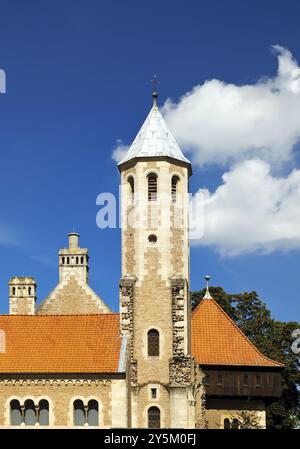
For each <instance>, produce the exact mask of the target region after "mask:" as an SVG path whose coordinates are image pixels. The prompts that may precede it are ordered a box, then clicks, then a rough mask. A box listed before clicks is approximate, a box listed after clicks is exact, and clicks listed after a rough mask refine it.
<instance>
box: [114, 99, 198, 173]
mask: <svg viewBox="0 0 300 449" xmlns="http://www.w3.org/2000/svg"><path fill="white" fill-rule="evenodd" d="M155 95H156V96H155V97H154V96H153V99H154V102H153V107H152V108H151V110H150V112H149V114H148V116H147V118H146V120H145V122H144V123H143V125H142V127H141V129H140V130H139V132H138V134H137V136H136V138H135V139H134V141H133V142H132V144H131V146H130V148H129V150H128V151H127V153H126V154H125V156H124V157H123V159H122V160H121V161H120V162H119V163H118V166H119V167H120V165H122V164H124V162H127V161H129V160H132V159H135V158H137V157H138V158H143V157H147V158H148V157H153V158H156V157H161V156H165V157H170V158H172V159H176V160H178V161H181V162H184V163H186V164H189V165H191V163H190V161H189V160H188V159H187V158H186V157H185V156H184V155H183V153H182V151H181V149H180V148H179V146H178V144H177V142H176V140H175V138H174V137H173V135H172V133H171V131H170V130H169V128H168V126H167V124H166V122H165V120H164V118H163V116H162V115H161V113H160V110H159V108H158V107H157V104H156V98H157V94H156V93H155Z"/></svg>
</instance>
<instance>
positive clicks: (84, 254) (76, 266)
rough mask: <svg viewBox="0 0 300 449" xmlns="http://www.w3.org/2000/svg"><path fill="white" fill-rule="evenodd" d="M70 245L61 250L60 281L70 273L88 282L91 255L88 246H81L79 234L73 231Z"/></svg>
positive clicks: (59, 255)
mask: <svg viewBox="0 0 300 449" xmlns="http://www.w3.org/2000/svg"><path fill="white" fill-rule="evenodd" d="M68 237H69V247H68V248H63V249H61V250H59V253H58V257H59V281H60V282H61V281H62V280H63V279H64V278H66V277H67V276H69V275H74V276H75V277H76V278H80V279H81V280H82V281H84V282H88V272H89V265H88V262H89V255H88V250H87V248H80V246H79V234H77V233H76V232H71V233H70V234H69V235H68Z"/></svg>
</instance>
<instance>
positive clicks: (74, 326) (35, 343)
mask: <svg viewBox="0 0 300 449" xmlns="http://www.w3.org/2000/svg"><path fill="white" fill-rule="evenodd" d="M0 329H1V330H3V331H4V332H5V337H6V352H4V353H1V352H0V373H1V372H2V373H4V372H5V373H12V372H14V373H17V372H18V373H24V372H27V373H32V372H36V373H46V372H47V373H58V372H63V373H79V372H82V373H90V372H93V373H103V372H105V373H115V372H117V371H118V362H119V355H120V348H121V337H120V332H119V314H117V313H110V314H101V315H38V316H37V315H36V316H30V315H26V316H25V315H21V316H20V315H10V316H8V315H0Z"/></svg>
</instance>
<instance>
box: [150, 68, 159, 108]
mask: <svg viewBox="0 0 300 449" xmlns="http://www.w3.org/2000/svg"><path fill="white" fill-rule="evenodd" d="M151 83H152V87H153V88H152V98H153V107H154V108H156V107H157V98H158V92H157V86H158V85H159V80H158V78H157V75H154V76H153V80H151Z"/></svg>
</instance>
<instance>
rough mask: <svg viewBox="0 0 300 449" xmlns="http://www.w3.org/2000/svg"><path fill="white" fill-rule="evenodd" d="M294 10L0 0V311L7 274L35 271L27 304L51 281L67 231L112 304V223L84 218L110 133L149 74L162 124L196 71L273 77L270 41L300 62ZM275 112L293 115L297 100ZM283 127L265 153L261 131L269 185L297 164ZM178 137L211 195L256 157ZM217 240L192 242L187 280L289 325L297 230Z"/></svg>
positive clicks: (101, 183) (122, 125)
mask: <svg viewBox="0 0 300 449" xmlns="http://www.w3.org/2000/svg"><path fill="white" fill-rule="evenodd" d="M299 16H300V4H299V2H298V1H292V0H287V1H277V0H272V1H254V0H252V1H251V2H250V1H244V2H240V1H230V0H229V1H225V2H221V1H212V0H210V1H193V0H191V1H189V2H185V3H184V2H182V1H177V0H173V1H163V2H158V1H151V2H145V1H133V0H128V1H126V2H124V1H93V0H85V1H79V0H75V1H68V0H60V1H56V0H53V1H52V2H48V1H27V2H23V1H16V0H10V1H8V0H2V1H1V3H0V68H1V69H3V70H5V73H6V78H7V92H6V94H0V155H1V159H0V202H1V203H0V204H1V214H0V312H1V313H7V311H8V291H7V283H8V280H9V278H10V277H11V276H13V275H27V276H29V275H31V276H35V277H36V279H37V282H38V297H39V300H41V299H43V298H44V297H45V296H46V295H47V293H48V292H49V291H50V290H51V289H52V288H54V286H55V285H56V282H57V278H58V263H57V251H58V249H59V248H61V247H63V246H65V245H66V235H67V233H68V232H70V231H71V230H72V229H73V227H74V228H75V230H76V231H78V232H79V233H80V234H81V245H82V246H84V247H88V248H89V252H90V284H91V286H92V287H93V288H94V289H95V290H96V291H97V293H99V294H100V296H101V297H102V298H103V299H104V300H105V301H106V302H107V303H108V304H109V305H110V306H111V307H112V308H113V309H114V310H117V307H118V279H119V277H120V231H119V230H100V229H98V228H97V227H96V222H95V217H96V213H97V210H98V209H97V206H96V196H97V195H98V193H100V192H105V191H108V192H114V193H117V191H118V183H119V174H118V171H117V168H116V164H115V162H114V161H113V159H112V152H113V149H114V148H115V146H116V142H117V140H118V139H122V141H123V142H124V143H125V144H129V143H130V142H131V141H132V140H133V138H134V137H135V134H136V133H137V131H138V129H139V127H140V126H141V124H142V122H143V121H144V118H145V116H146V115H147V113H148V111H149V108H150V106H151V96H150V93H151V85H150V82H149V81H150V80H151V78H152V77H153V74H155V73H157V74H158V76H159V78H160V81H161V82H160V86H159V90H160V97H159V103H160V105H164V103H165V101H166V100H167V99H168V98H170V99H171V100H172V101H173V112H174V110H175V112H174V113H173V115H170V114H171V113H170V114H169V118H170V125H171V124H172V123H173V126H174V124H176V123H178V122H179V123H180V119H181V116H180V111H179V109H178V107H179V105H180V104H181V97H182V95H184V94H186V93H187V92H190V91H191V90H192V89H193V88H194V87H195V86H199V85H203V83H204V82H205V81H206V80H212V79H217V80H219V81H221V82H222V83H223V85H228V84H230V85H234V86H236V87H240V86H245V85H257V83H258V82H259V80H261V79H262V78H263V77H264V78H267V79H273V78H274V77H275V76H276V73H277V69H278V55H276V54H274V50H273V51H271V46H272V45H280V46H281V47H283V48H285V49H288V50H289V52H291V54H292V55H293V57H294V58H295V60H298V61H300V29H299ZM282 52H283V50H282ZM282 52H281V56H282V57H284V56H286V54H284V53H282ZM277 53H278V52H277ZM201 92H202V91H201ZM222 92H223V91H222V90H221V95H223V93H222ZM237 92H240V90H237ZM201 98H202V97H201ZM289 98H290V97H289ZM297 101H298V97H297V99H296V100H295V101H293V105H294V104H296V103H297ZM282 103H283V104H284V106H286V101H285V100H283V102H282ZM297 104H298V103H297ZM174 105H175V106H174ZM279 106H280V103H279ZM297 107H298V106H297ZM176 108H177V109H176ZM287 111H288V112H287V114H284V115H285V116H287V118H288V120H289V121H290V122H292V121H293V120H294V121H295V123H296V122H297V119H296V116H297V114H296V112H297V108H296V107H295V108H293V107H291V108H290V107H288V108H287ZM166 114H167V112H166ZM176 114H177V115H176ZM289 114H290V116H289ZM278 117H279V118H278ZM278 117H277V118H276V120H277V121H276V120H275V119H274V123H275V126H274V132H275V130H276V129H278V127H279V128H280V126H279V125H278V120H279V124H280V123H281V121H280V120H281V119H280V114H278ZM232 123H233V119H232V120H231V125H232ZM200 124H201V122H200ZM200 124H199V127H200ZM221 125H222V123H221ZM221 125H220V126H221ZM283 128H284V132H285V130H287V131H286V132H287V142H289V140H288V139H289V138H290V139H292V140H293V139H294V140H293V144H290V147H289V144H288V143H285V144H282V145H281V146H280V147H279V149H278V153H276V151H277V150H276V148H275V147H276V145H275V144H274V142H272V139H271V140H270V142H271V143H270V144H269V150H270V151H269V153H270V154H272V155H274V154H275V153H276V158H275V159H276V160H275V161H274V160H273V159H274V158H273V159H272V158H270V154H269V153H268V152H267V156H266V158H263V157H262V156H261V154H260V156H259V157H260V159H261V160H263V159H264V160H265V163H267V164H270V167H271V168H270V170H271V175H270V176H272V180H271V181H272V182H273V181H274V180H275V181H276V179H279V178H280V179H286V178H288V177H289V175H290V173H291V172H292V171H293V170H297V169H298V168H300V163H299V152H298V137H295V136H297V123H296V124H295V126H294V128H293V129H290V128H289V124H287V125H284V127H283ZM233 129H234V128H233ZM172 131H173V132H174V133H175V135H176V129H175V130H174V129H173V128H172ZM221 131H222V130H221V129H220V132H221ZM246 131H247V130H246ZM271 134H272V133H271ZM221 135H222V134H221ZM231 135H232V136H233V138H234V132H233V131H232V132H231ZM299 135H300V133H299ZM176 137H177V136H176ZM208 137H209V136H208ZM178 138H179V141H180V143H182V142H183V145H181V146H182V149H183V150H191V147H192V146H193V145H194V146H195V147H196V150H195V148H194V152H193V151H192V152H190V153H189V152H188V153H187V154H188V155H189V157H191V158H192V160H195V161H196V162H195V164H194V175H193V177H192V178H191V186H190V188H191V191H192V192H196V191H197V190H199V189H203V188H207V189H208V190H209V191H210V192H211V194H212V195H213V193H214V192H215V191H216V189H218V187H219V186H220V185H222V183H223V181H222V175H223V174H224V173H225V172H228V171H230V170H235V168H233V167H235V165H234V164H243V163H244V160H245V159H248V158H249V157H250V159H251V158H252V157H257V153H255V154H254V153H253V154H252V153H251V154H250V156H249V154H248V153H245V152H244V153H243V152H239V148H238V149H237V152H238V154H239V157H238V158H235V156H234V157H233V158H232V157H231V156H230V155H229V156H228V158H227V159H226V158H225V159H224V160H223V161H222V162H220V160H219V159H218V156H216V160H213V157H212V156H213V152H209V148H210V147H209V145H207V146H206V147H205V145H204V146H203V147H201V145H203V143H202V141H201V142H200V143H199V140H197V138H198V137H197V136H196V137H195V139H196V140H195V142H192V143H187V144H186V148H185V142H187V141H188V138H187V136H185V135H181V134H180V133H179V135H178ZM201 138H202V135H201ZM262 139H266V140H268V139H269V136H264V135H263V137H262ZM210 141H211V142H213V140H210ZM268 142H269V141H268ZM242 144H243V142H242V143H241V145H242ZM197 145H198V146H197ZM246 146H247V145H246ZM250 146H251V145H250ZM201 151H202V153H201ZM220 151H222V145H221V146H220ZM279 153H280V155H279ZM203 154H206V159H205V160H202V161H200V162H199V157H200V156H201V155H203ZM199 155H200V156H199ZM210 155H211V157H210ZM197 157H198V159H197ZM201 157H202V156H201ZM201 157H200V159H201ZM196 159H197V160H196ZM271 159H272V160H271ZM242 168H243V170H245V166H243V167H242ZM255 170H256V168H255ZM242 173H244V172H242ZM262 176H265V175H262ZM265 177H266V176H265ZM269 181H270V179H269V178H268V182H269ZM275 181H274V182H275ZM245 182H247V177H246V178H245ZM268 185H269V184H268ZM286 185H287V182H286V181H285V182H284V186H285V188H286V189H287V190H289V187H286ZM289 185H290V184H289ZM293 185H294V184H293ZM250 193H251V192H250ZM250 193H249V190H248V193H247V194H250ZM217 204H219V203H218V202H217ZM295 204H296V203H295ZM296 206H297V204H296ZM298 207H299V206H298ZM225 213H226V212H225ZM289 216H290V217H291V218H290V220H295V219H294V215H293V214H292V215H289ZM259 223H260V226H262V227H263V226H264V223H263V222H262V221H260V222H259ZM294 225H295V228H297V226H298V228H299V229H300V223H297V222H296V221H295V223H294ZM269 226H270V224H269ZM220 238H222V235H221V237H220V235H218V236H217V237H216V236H212V237H211V240H210V241H209V242H207V243H205V242H204V243H203V244H200V245H193V246H192V249H191V287H192V289H199V288H202V287H203V284H204V281H203V277H204V275H205V274H207V273H209V274H210V275H211V276H212V283H213V284H214V285H221V286H222V287H223V288H224V289H225V290H227V291H228V292H232V293H236V292H241V291H245V290H256V291H257V292H258V293H259V294H260V296H261V298H262V299H263V300H265V301H266V302H267V304H268V306H269V307H270V308H271V310H272V312H273V315H274V316H275V317H276V318H278V319H284V320H294V319H298V320H299V318H300V316H299V315H300V314H299V304H298V296H299V294H298V268H299V260H300V254H299V247H300V246H299V240H297V235H296V237H295V236H293V239H292V240H293V241H292V243H291V242H289V243H288V244H287V245H282V244H281V243H280V244H279V243H276V244H274V245H273V246H272V245H271V246H272V247H271V248H268V249H267V250H266V248H265V247H264V249H263V250H261V249H259V248H257V247H256V246H255V245H254V247H252V248H250V249H249V248H248V250H247V251H240V250H238V251H237V252H236V254H234V255H233V254H230V248H228V246H227V247H226V251H225V252H224V251H222V248H223V246H222V245H223V243H222V242H220ZM247 238H248V235H245V239H246V240H247ZM285 238H286V236H285ZM214 239H215V241H214ZM278 239H279V240H280V237H278ZM299 239H300V237H299ZM230 244H231V243H230V242H229V245H230ZM283 247H284V250H283Z"/></svg>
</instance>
